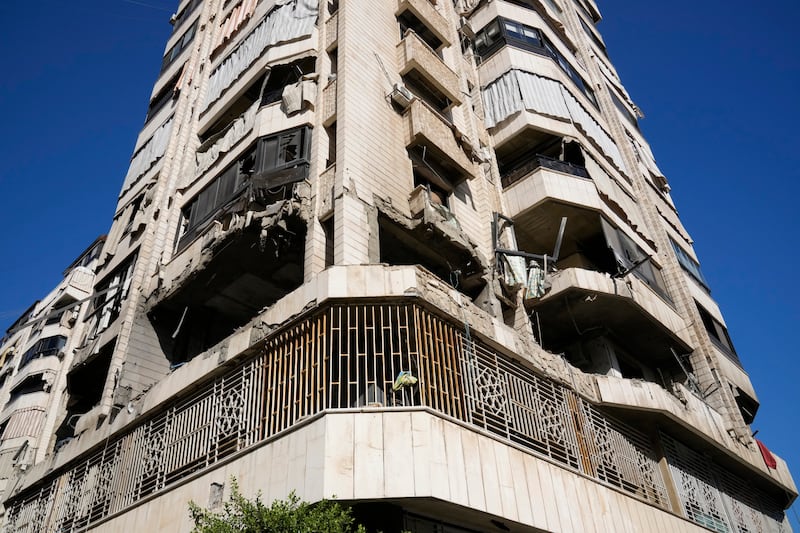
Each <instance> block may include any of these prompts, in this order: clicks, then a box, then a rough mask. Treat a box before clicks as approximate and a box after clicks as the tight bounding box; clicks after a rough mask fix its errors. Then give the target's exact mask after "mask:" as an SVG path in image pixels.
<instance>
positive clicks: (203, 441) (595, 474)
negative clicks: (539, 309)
mask: <svg viewBox="0 0 800 533" xmlns="http://www.w3.org/2000/svg"><path fill="white" fill-rule="evenodd" d="M364 406H375V407H382V408H387V409H391V408H407V407H426V408H429V409H432V410H434V411H436V412H438V413H441V414H442V415H444V416H447V417H450V418H452V419H456V420H459V421H461V422H462V423H465V424H469V425H472V426H473V427H476V429H478V430H482V431H486V432H489V433H491V434H493V435H495V436H497V437H498V438H501V439H505V440H507V441H509V442H513V443H514V444H516V445H518V446H521V447H523V448H526V449H528V450H529V451H530V452H531V453H533V454H536V455H540V456H544V457H547V458H549V459H550V460H552V461H554V462H557V463H559V464H561V465H563V466H564V467H565V468H569V469H572V470H575V471H577V472H581V473H582V474H584V475H587V476H590V477H592V478H594V479H596V480H598V481H600V482H603V483H606V484H609V485H612V486H615V487H617V488H619V489H621V490H624V491H626V492H628V493H630V494H631V495H634V496H635V497H638V498H641V499H643V500H646V501H648V502H650V503H652V504H654V505H657V506H660V507H662V508H664V509H670V503H669V499H668V497H667V491H666V486H665V482H664V479H663V477H662V475H661V470H660V468H659V465H658V457H657V455H656V453H655V452H654V451H653V449H652V447H651V445H650V441H649V439H648V437H647V436H646V435H645V434H643V433H641V432H640V431H638V430H636V429H634V428H632V427H630V426H628V425H626V424H623V423H621V422H619V421H616V420H614V419H612V418H610V417H608V416H606V415H605V414H603V413H601V412H600V411H599V410H597V409H596V408H595V407H594V406H592V405H591V404H589V403H588V402H587V401H585V400H583V399H582V398H580V397H579V396H578V395H577V394H575V393H574V392H573V391H572V390H570V389H568V388H566V387H564V386H562V385H560V384H558V383H555V382H553V381H551V380H549V379H545V378H542V377H540V376H538V375H536V374H535V373H533V372H532V371H531V370H529V369H528V368H526V367H524V366H522V365H521V364H519V363H516V362H514V361H512V360H510V359H509V358H507V357H505V356H503V355H501V354H498V353H496V352H495V351H493V350H491V349H489V348H488V347H487V346H485V345H483V344H482V343H480V342H477V341H475V340H474V339H472V338H471V337H470V335H469V334H468V331H467V330H465V329H462V328H461V327H458V326H455V325H453V324H451V323H449V322H447V321H445V320H443V319H441V318H439V317H438V316H436V315H434V314H432V313H430V312H429V311H427V310H426V309H424V308H423V307H420V306H419V305H415V304H410V303H394V304H388V303H385V304H347V305H345V304H342V305H332V306H330V307H327V308H325V309H323V310H321V311H319V312H317V313H316V314H314V315H312V316H310V317H307V318H305V319H302V320H300V321H298V322H296V323H294V324H293V325H291V326H289V327H286V328H284V329H283V330H281V331H280V332H278V333H276V334H275V335H273V336H272V337H271V338H269V339H268V340H267V341H266V342H265V346H264V349H263V350H261V351H260V354H259V355H257V356H255V357H254V358H250V359H249V360H246V361H243V362H242V363H241V364H240V365H239V366H238V367H237V368H235V369H232V370H230V371H228V372H227V373H225V374H224V375H222V376H219V377H217V378H215V379H213V380H212V381H210V382H207V383H206V384H205V385H204V386H202V387H200V388H199V389H198V392H196V393H194V394H192V395H190V396H188V397H186V398H185V399H182V400H180V401H177V402H175V403H173V404H172V405H169V406H168V407H166V408H165V409H164V410H162V411H160V412H158V413H156V414H154V416H152V417H150V418H149V419H147V420H146V421H144V422H142V423H140V424H138V425H137V426H135V427H133V428H132V429H130V430H128V431H127V432H125V433H123V434H120V435H118V436H116V437H115V438H111V439H109V440H108V442H107V443H106V444H104V445H103V446H102V448H101V449H96V450H95V451H94V452H93V453H92V454H91V455H89V456H88V457H84V458H82V459H80V460H78V461H77V462H73V463H72V464H71V465H70V466H69V467H68V468H67V469H66V470H62V471H60V472H57V473H55V474H54V475H52V476H51V477H49V478H47V479H45V480H43V482H42V483H40V484H37V485H35V486H33V487H31V488H30V489H28V490H26V491H25V492H23V493H22V494H20V495H17V496H14V497H13V498H11V499H10V501H9V502H7V504H6V505H7V509H8V511H7V516H8V521H7V526H6V531H19V532H38V531H60V532H62V533H66V532H71V531H79V530H82V529H84V528H86V527H87V526H89V525H91V524H93V523H96V522H98V521H100V520H102V519H103V518H104V517H106V516H108V515H110V514H112V513H116V512H119V511H122V510H124V509H126V508H127V507H130V506H131V505H133V504H134V503H135V502H137V501H138V500H140V499H141V498H144V497H146V496H148V495H150V494H154V493H156V492H158V491H160V490H162V489H164V488H166V487H169V486H170V485H172V484H174V483H176V482H177V481H179V480H181V479H184V478H186V477H187V476H190V475H192V474H194V473H195V472H199V471H201V470H203V469H205V468H207V467H209V466H210V465H213V464H214V463H217V462H218V461H220V460H222V459H224V458H226V457H229V456H231V455H232V454H235V453H237V452H239V451H242V450H246V449H247V448H250V447H252V446H254V445H256V444H257V443H259V442H263V441H264V440H266V439H268V438H270V437H273V436H275V435H277V434H279V433H280V432H282V431H284V430H287V429H289V428H291V427H293V426H295V425H296V424H298V423H299V422H300V421H301V420H303V419H305V418H307V417H309V416H311V415H314V414H317V413H321V412H323V411H326V410H337V409H349V408H355V407H364ZM674 472H675V471H674V470H673V476H674V475H675V474H674ZM731 497H732V498H734V499H736V498H737V496H736V494H733V495H732V496H731ZM740 500H741V498H740ZM737 501H738V500H737ZM689 518H691V516H689Z"/></svg>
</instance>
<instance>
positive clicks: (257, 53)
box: [0, 0, 797, 533]
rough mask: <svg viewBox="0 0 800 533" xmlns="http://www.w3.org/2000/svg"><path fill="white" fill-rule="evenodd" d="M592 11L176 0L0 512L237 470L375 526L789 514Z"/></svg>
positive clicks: (480, 3)
mask: <svg viewBox="0 0 800 533" xmlns="http://www.w3.org/2000/svg"><path fill="white" fill-rule="evenodd" d="M599 20H600V13H599V11H598V7H597V6H596V5H595V3H594V1H593V0H541V1H540V0H455V1H454V0H338V1H337V0H333V1H330V2H327V3H324V1H323V2H319V1H318V0H183V1H182V2H180V5H179V6H178V9H177V11H176V14H175V15H174V16H173V17H172V18H171V20H170V22H171V23H172V25H173V27H174V31H173V33H172V36H171V37H170V39H169V41H168V42H167V44H166V47H165V54H164V57H163V61H162V64H161V71H160V75H159V77H158V79H157V80H156V83H155V86H154V87H153V91H152V96H151V99H150V104H149V107H148V110H147V115H146V118H145V123H144V126H143V128H142V131H141V133H140V134H139V137H138V140H137V143H136V147H135V150H134V152H133V156H132V159H131V164H130V168H129V170H128V173H127V175H126V176H125V177H124V181H123V185H122V189H121V191H120V195H119V200H118V203H117V209H116V214H115V216H114V220H113V222H112V224H111V227H110V230H109V231H108V235H107V237H106V238H105V241H104V242H103V243H102V250H101V251H100V252H99V254H98V255H97V256H94V257H93V259H92V261H93V263H92V264H93V265H94V268H93V274H94V278H93V280H94V281H93V282H91V287H90V288H89V289H88V290H89V292H90V294H92V295H93V296H89V297H88V298H89V299H88V301H89V302H90V303H89V305H88V306H86V307H87V308H86V309H83V310H82V311H81V312H80V314H76V315H75V320H78V321H79V324H78V326H79V327H77V328H76V329H75V334H74V335H73V336H72V337H70V343H69V346H67V347H66V349H67V351H68V354H67V356H66V357H64V359H63V363H62V366H64V367H65V368H64V369H63V379H61V380H60V381H57V387H56V388H55V389H54V390H50V392H49V394H50V396H53V397H57V398H58V401H51V402H50V404H49V405H50V407H49V408H48V409H49V410H48V411H47V417H46V418H47V420H48V421H49V422H48V423H46V424H41V426H40V429H38V430H37V435H35V437H36V442H37V443H38V444H37V453H36V454H35V457H32V458H31V459H29V460H21V458H20V457H19V456H18V455H16V454H5V455H4V454H3V450H4V448H3V446H2V444H3V443H5V441H6V436H5V433H4V434H3V435H2V439H3V441H2V443H0V461H5V462H2V464H0V473H2V474H3V475H5V476H6V478H7V479H8V481H7V484H6V487H7V488H6V496H7V500H6V503H5V509H6V510H5V513H6V514H5V524H6V525H5V527H6V530H7V531H19V532H23V531H24V532H34V531H42V532H44V531H48V532H49V531H60V532H64V533H66V532H74V531H84V530H90V531H98V532H100V531H108V532H115V531H123V530H131V529H132V528H135V529H136V530H140V531H189V530H190V529H191V523H190V519H189V514H188V506H187V503H188V501H189V500H194V501H195V502H198V503H199V504H201V505H210V506H212V507H213V506H215V505H219V502H220V500H221V499H222V498H223V497H224V495H226V494H227V492H228V490H229V480H230V479H231V476H234V477H236V479H237V480H238V483H239V485H240V487H241V488H242V491H243V492H244V493H245V494H249V495H250V494H255V493H256V491H257V490H261V491H262V492H263V498H264V499H265V500H266V501H271V500H272V499H275V498H285V497H286V495H287V494H288V493H289V492H290V491H292V490H294V491H296V492H297V494H298V495H299V496H300V497H301V498H303V499H305V500H309V501H318V500H320V499H322V498H326V497H331V496H334V495H335V497H336V498H338V499H340V500H343V501H345V502H347V503H352V504H353V505H354V510H355V513H356V516H357V517H358V519H359V520H361V521H362V522H364V523H365V524H366V525H368V526H369V528H370V530H375V531H377V530H381V531H384V532H386V533H394V532H397V533H399V532H400V531H412V532H415V533H427V532H442V531H447V532H469V531H480V532H483V531H488V532H494V531H515V532H537V531H554V532H555V531H558V532H561V531H564V532H566V531H575V532H586V531H597V532H606V531H608V532H625V531H629V532H663V531H670V532H696V531H705V530H712V531H718V532H729V531H731V532H734V531H735V532H745V531H747V532H755V531H770V532H772V531H774V532H784V531H790V528H789V525H788V521H787V520H786V518H785V515H784V510H785V509H786V508H787V507H788V506H789V505H790V504H791V502H792V501H793V500H794V499H795V498H796V496H797V489H796V487H795V485H794V482H793V480H792V477H791V475H790V473H789V471H788V469H787V466H786V463H785V462H784V461H783V460H781V459H780V458H779V457H777V456H775V455H773V454H772V453H771V452H770V451H769V450H768V448H767V447H766V446H764V445H763V443H760V442H758V441H756V440H755V439H754V438H753V437H752V434H751V429H750V426H749V424H750V423H751V422H752V421H753V418H754V416H755V415H756V411H757V409H758V405H759V404H758V399H757V396H756V393H755V391H754V390H753V387H752V385H751V383H750V379H749V378H748V375H747V373H746V372H745V370H744V369H743V368H742V365H741V362H740V360H739V358H738V356H737V354H736V351H735V349H734V346H733V345H732V343H731V340H730V337H729V336H728V332H727V329H726V327H725V321H724V319H723V317H722V314H721V313H720V310H719V308H718V306H717V304H716V303H715V301H714V300H713V298H712V296H711V294H710V291H709V288H708V285H707V283H706V281H705V279H704V278H703V274H702V272H701V270H700V265H699V262H698V259H697V257H696V255H695V253H694V250H693V248H692V240H691V237H690V236H689V234H688V233H687V231H686V229H685V228H684V227H683V225H682V224H681V221H680V219H679V217H678V215H677V212H676V210H675V206H674V204H673V202H672V199H671V198H670V194H669V191H670V187H669V184H668V181H667V179H666V178H665V176H664V175H663V174H662V172H661V171H660V170H659V168H658V166H657V165H656V163H655V161H654V158H653V155H652V153H651V151H650V148H649V147H648V144H647V142H646V141H645V139H644V138H643V136H642V134H641V132H640V130H639V126H638V118H639V115H640V113H639V110H638V108H637V107H636V105H635V104H634V103H633V102H632V100H631V98H630V96H629V95H628V93H627V92H626V90H625V88H624V86H623V85H622V83H621V82H620V78H619V76H618V75H617V73H616V71H615V69H614V66H613V65H612V64H611V62H610V60H609V58H608V55H607V53H606V49H605V46H604V44H603V40H602V37H601V36H600V34H599V33H598V31H597V29H596V27H595V25H596V23H597V22H598V21H599ZM75 301H77V300H75ZM81 301H83V300H81ZM29 318H30V317H29ZM31 320H35V317H33V318H30V320H29V321H31ZM23 321H25V320H23ZM10 333H11V332H10ZM13 339H16V337H13V335H10V336H9V337H8V338H7V339H6V340H7V341H9V342H11V341H12V340H13ZM14 342H17V341H16V340H14ZM9 353H10V355H9V356H7V359H8V361H7V362H6V364H7V365H11V366H9V368H10V369H11V370H12V371H13V370H14V369H16V368H17V365H19V366H20V367H21V366H24V365H25V364H27V363H26V362H25V361H18V359H19V358H20V357H18V356H15V355H14V353H20V354H22V352H21V350H17V352H9ZM25 353H27V352H25ZM48 355H53V354H48ZM22 359H24V356H22ZM41 360H42V361H46V360H47V361H51V362H53V361H52V360H50V359H48V358H47V357H46V356H44V355H43V356H42V357H41ZM37 365H38V364H37ZM54 366H57V365H54ZM4 368H5V367H4ZM31 368H33V367H31ZM36 368H37V369H38V368H39V366H36ZM48 368H49V367H48ZM59 368H60V367H59ZM0 372H5V370H0ZM2 375H4V374H0V376H2ZM14 375H17V374H14ZM33 375H34V373H32V371H29V372H27V374H26V376H25V377H24V379H25V380H29V379H33V377H31V376H33ZM59 375H61V374H59ZM0 379H2V377H0ZM20 379H23V378H19V379H17V380H16V381H15V383H17V382H21V381H20ZM18 392H19V390H18ZM20 394H21V395H22V396H24V395H25V394H27V393H25V392H21V393H20ZM50 396H49V397H50ZM23 400H24V398H23ZM13 401H17V402H19V401H20V400H19V395H18V397H17V398H16V399H15V400H12V402H13ZM48 401H49V400H48ZM26 405H27V404H26ZM7 412H11V411H10V410H9V409H8V408H6V409H5V410H3V411H2V413H3V414H4V415H5V414H6V413H7ZM4 424H5V423H4V421H3V420H2V419H0V428H3V431H4V432H6V431H10V430H9V429H8V428H11V427H16V426H14V425H13V424H12V422H8V424H7V425H4ZM14 435H16V433H14ZM15 442H16V441H15ZM18 445H19V443H16V444H15V446H18ZM19 446H21V445H19ZM15 449H16V448H15ZM132 524H135V526H132Z"/></svg>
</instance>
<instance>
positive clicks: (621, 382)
mask: <svg viewBox="0 0 800 533" xmlns="http://www.w3.org/2000/svg"><path fill="white" fill-rule="evenodd" d="M595 382H596V384H597V391H598V394H599V405H602V406H606V407H612V408H615V409H624V410H625V411H628V412H629V413H630V412H632V411H640V412H650V413H653V414H658V415H661V416H663V417H665V418H666V419H668V420H669V421H670V422H668V423H667V425H672V426H673V427H675V428H676V429H675V431H676V432H679V433H683V434H684V438H687V439H691V438H692V437H689V436H688V435H686V434H687V433H692V434H694V435H695V438H697V437H699V438H701V439H703V440H704V441H706V443H708V444H711V445H713V446H715V447H717V448H720V445H722V446H723V447H724V448H727V453H735V454H736V457H737V458H744V459H745V460H746V461H747V462H748V463H750V468H755V469H756V470H758V471H759V472H760V473H761V474H762V475H766V476H770V477H773V478H774V479H775V480H776V481H777V482H778V483H780V484H782V485H783V486H784V487H785V489H786V490H787V492H790V493H791V492H796V491H797V488H796V487H795V484H794V481H793V480H792V476H791V474H790V473H789V470H788V467H787V466H786V463H785V462H784V461H783V460H781V459H779V460H778V461H777V463H778V468H777V469H776V470H770V469H768V468H767V467H766V465H765V464H764V460H763V459H762V458H761V455H760V454H759V452H757V451H756V450H755V449H752V450H751V449H745V448H742V447H741V446H740V445H738V443H736V442H734V440H733V438H732V437H731V436H730V435H729V434H728V433H727V432H726V431H725V427H726V423H725V418H724V417H723V416H722V415H721V414H720V413H719V412H717V411H716V410H714V409H713V408H712V407H711V406H709V405H708V404H707V403H705V402H704V401H703V400H701V399H700V397H698V396H696V395H695V394H693V393H691V392H689V390H687V389H686V388H685V387H683V386H682V385H677V386H676V388H675V393H676V394H673V393H670V392H667V391H666V390H665V389H664V388H663V387H661V386H659V385H657V384H655V383H648V382H645V381H640V380H631V379H622V378H616V377H612V376H596V377H595ZM675 424H677V425H675ZM661 425H662V426H664V424H663V423H662V424H661ZM664 427H667V426H664ZM753 448H755V447H753Z"/></svg>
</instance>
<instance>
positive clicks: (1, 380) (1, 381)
mask: <svg viewBox="0 0 800 533" xmlns="http://www.w3.org/2000/svg"><path fill="white" fill-rule="evenodd" d="M11 372H12V369H10V368H9V369H8V370H6V371H5V372H3V373H2V374H0V388H2V387H3V385H5V384H6V381H8V378H9V377H11ZM0 435H2V432H0ZM0 438H2V437H0Z"/></svg>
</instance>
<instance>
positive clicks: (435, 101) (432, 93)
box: [403, 69, 453, 122]
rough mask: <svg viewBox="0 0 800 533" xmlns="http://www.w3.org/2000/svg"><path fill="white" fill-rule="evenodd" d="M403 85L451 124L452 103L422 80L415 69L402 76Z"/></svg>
mask: <svg viewBox="0 0 800 533" xmlns="http://www.w3.org/2000/svg"><path fill="white" fill-rule="evenodd" d="M403 85H405V87H406V88H407V89H408V90H409V91H411V92H412V93H413V94H414V96H416V97H417V98H419V99H420V100H422V101H423V102H425V103H426V104H428V107H430V108H431V109H433V110H434V111H436V112H437V113H438V114H439V115H440V116H441V117H442V118H444V119H445V120H446V121H447V122H453V114H452V113H451V112H450V109H451V107H452V105H453V102H451V101H450V99H449V98H447V96H445V95H444V93H442V92H441V91H440V90H439V89H437V88H436V87H434V86H433V85H431V84H430V83H429V82H428V81H427V80H426V79H425V78H423V77H422V75H421V74H419V72H418V71H417V70H416V69H413V70H411V71H409V72H408V73H407V74H405V75H404V76H403Z"/></svg>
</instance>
